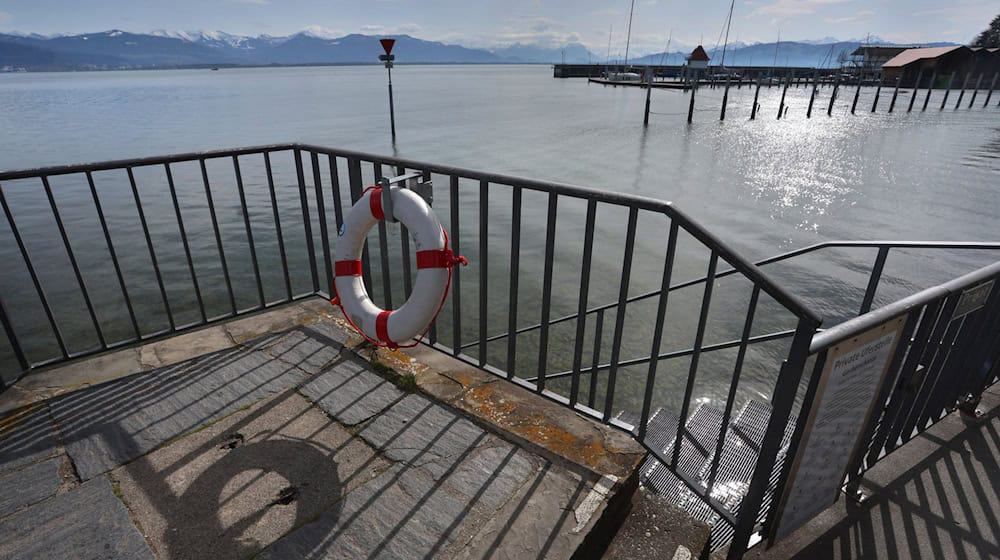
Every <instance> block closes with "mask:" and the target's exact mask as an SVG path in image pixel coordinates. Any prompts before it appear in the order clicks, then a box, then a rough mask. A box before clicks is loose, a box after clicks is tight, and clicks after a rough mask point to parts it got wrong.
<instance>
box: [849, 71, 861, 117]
mask: <svg viewBox="0 0 1000 560" xmlns="http://www.w3.org/2000/svg"><path fill="white" fill-rule="evenodd" d="M863 81H864V80H863V79H862V76H861V72H858V89H856V90H854V102H853V103H851V114H852V115H853V114H854V110H855V109H857V108H858V98H859V97H861V82H863Z"/></svg>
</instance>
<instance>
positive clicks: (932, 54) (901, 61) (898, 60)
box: [882, 45, 968, 68]
mask: <svg viewBox="0 0 1000 560" xmlns="http://www.w3.org/2000/svg"><path fill="white" fill-rule="evenodd" d="M967 48H968V47H963V46H962V45H955V46H953V47H928V48H925V49H906V50H905V51H903V52H901V53H899V54H897V55H896V56H894V57H892V58H890V59H889V60H888V61H887V62H886V63H885V64H883V65H882V68H899V67H902V66H906V65H907V64H912V63H914V62H916V61H918V60H926V59H928V58H938V57H939V56H943V55H946V54H948V53H950V52H952V51H954V50H957V49H967Z"/></svg>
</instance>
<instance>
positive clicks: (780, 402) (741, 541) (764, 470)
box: [726, 319, 818, 560]
mask: <svg viewBox="0 0 1000 560" xmlns="http://www.w3.org/2000/svg"><path fill="white" fill-rule="evenodd" d="M817 326H818V325H815V324H813V323H811V322H809V321H806V320H805V319H799V322H798V326H797V327H796V328H795V335H794V336H793V337H792V345H791V348H790V349H789V351H788V359H787V360H785V363H784V364H783V365H782V367H781V371H780V372H779V373H778V379H777V381H776V382H775V385H774V398H773V399H772V405H771V416H770V418H769V419H768V422H767V430H766V431H765V432H764V439H763V440H762V442H761V445H760V454H759V455H758V456H757V465H756V466H755V467H754V471H753V477H752V478H751V479H750V484H749V486H748V488H747V494H746V496H745V497H744V498H743V501H742V502H741V504H740V511H739V518H738V523H737V524H736V526H735V527H734V532H733V540H732V542H731V543H730V545H729V553H728V554H727V556H726V558H727V560H739V559H740V558H742V557H743V554H744V553H746V550H747V545H748V544H749V543H750V536H751V535H752V534H753V532H754V528H755V526H756V525H757V518H758V517H759V515H760V508H761V504H762V503H763V501H764V495H765V493H766V492H767V489H768V488H767V487H768V483H769V481H770V479H771V473H772V471H773V470H774V465H775V462H776V461H777V457H778V452H779V451H780V450H781V440H782V436H783V435H784V432H785V426H787V424H788V419H789V416H790V415H791V412H792V407H793V406H794V404H795V394H796V393H797V392H798V388H799V383H800V382H801V381H802V373H803V369H804V368H805V365H806V360H807V358H808V357H809V344H810V342H811V341H812V337H813V335H814V334H815V333H816V327H817ZM785 482H787V480H785V479H781V480H779V482H778V487H777V488H776V489H775V495H777V496H780V495H781V490H782V486H784V484H785ZM769 517H770V516H769Z"/></svg>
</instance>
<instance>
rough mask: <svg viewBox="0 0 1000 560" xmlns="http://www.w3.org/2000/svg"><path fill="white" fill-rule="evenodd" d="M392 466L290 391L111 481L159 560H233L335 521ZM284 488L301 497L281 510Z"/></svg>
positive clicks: (155, 454) (173, 446) (115, 474)
mask: <svg viewBox="0 0 1000 560" xmlns="http://www.w3.org/2000/svg"><path fill="white" fill-rule="evenodd" d="M237 434H238V436H237ZM230 447H232V448H231V449H230ZM388 466H389V464H388V463H387V462H386V461H384V460H382V459H379V458H377V457H375V455H374V452H373V451H372V449H371V448H370V447H368V446H367V445H365V444H364V443H363V442H362V441H360V440H358V439H356V438H354V437H353V436H352V435H351V434H350V433H349V432H347V431H346V430H344V429H343V428H341V427H340V426H339V425H337V424H336V423H333V422H331V421H330V419H329V418H328V417H327V416H326V415H324V414H323V413H322V412H320V411H319V410H318V409H316V408H315V407H310V404H309V403H308V402H307V401H306V400H305V399H304V398H302V397H301V396H299V395H298V394H296V393H295V392H294V391H287V392H285V393H282V394H279V395H277V396H275V397H271V398H269V399H267V400H265V401H263V402H261V403H259V404H258V405H256V406H254V407H252V408H250V409H249V410H246V411H244V412H240V413H237V414H233V415H231V416H229V417H227V418H226V419H224V420H222V421H220V422H217V423H216V424H213V425H212V426H210V427H209V428H207V429H205V430H201V431H199V432H197V433H195V434H192V435H189V436H187V437H184V438H181V439H180V440H178V441H176V442H174V443H172V444H170V445H168V446H166V447H163V448H161V449H159V450H157V451H155V452H153V453H151V454H149V455H147V456H145V457H143V458H141V459H139V460H137V461H133V462H132V463H129V464H128V465H126V466H124V467H121V468H119V469H116V470H115V471H113V472H112V473H111V478H112V479H113V480H114V481H116V483H117V484H118V485H119V488H120V491H121V495H122V497H123V499H124V501H125V502H126V503H127V504H128V506H129V509H130V510H131V511H132V514H133V516H134V517H135V518H136V520H137V521H138V523H139V524H140V525H141V526H142V528H143V530H144V532H145V534H146V537H147V539H149V542H150V544H151V546H152V547H153V549H154V550H155V551H156V553H157V556H158V557H159V558H161V559H167V558H213V559H236V558H247V557H249V556H252V555H253V554H255V553H256V552H258V551H259V550H260V549H261V548H263V547H265V546H267V545H268V544H270V543H272V542H274V541H275V540H277V539H278V538H279V537H281V536H282V535H284V534H285V533H287V532H289V531H291V530H294V529H295V528H297V527H299V526H301V525H303V524H305V523H307V522H308V521H311V520H312V519H315V518H316V517H317V516H319V515H320V514H324V512H326V514H333V513H335V512H337V511H338V510H339V506H338V505H337V502H338V501H339V500H340V499H341V497H342V495H344V494H347V493H349V492H350V491H351V490H353V489H354V488H356V487H358V486H360V485H361V484H364V483H365V482H368V481H369V480H371V479H372V477H373V476H377V475H378V474H379V473H380V472H382V471H384V470H385V469H386V468H387V467H388ZM286 488H294V489H295V492H296V495H295V496H294V498H293V499H291V500H290V501H289V503H287V504H286V503H280V502H281V500H279V499H278V498H279V496H280V494H281V492H282V491H283V490H284V489H286Z"/></svg>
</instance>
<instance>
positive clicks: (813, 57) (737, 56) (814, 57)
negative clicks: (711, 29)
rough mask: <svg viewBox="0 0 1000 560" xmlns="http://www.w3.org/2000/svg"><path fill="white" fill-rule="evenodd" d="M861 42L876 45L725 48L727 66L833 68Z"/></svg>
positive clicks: (717, 58) (678, 60) (657, 56)
mask: <svg viewBox="0 0 1000 560" xmlns="http://www.w3.org/2000/svg"><path fill="white" fill-rule="evenodd" d="M864 44H876V43H875V42H874V41H872V42H871V43H866V42H865V41H856V40H855V41H837V42H832V43H814V42H801V41H782V42H781V43H780V44H779V45H777V56H775V52H776V49H775V46H776V45H775V43H755V44H752V45H744V46H736V47H734V46H733V45H730V46H729V48H727V49H726V66H771V65H775V66H799V67H801V66H807V67H835V66H838V65H839V63H838V61H837V58H838V56H839V55H840V54H841V53H845V55H849V54H850V53H851V52H853V51H854V50H855V49H857V48H858V47H859V46H861V45H864ZM954 44H955V43H926V44H921V45H920V46H924V47H943V46H950V45H954ZM688 54H689V53H688V52H678V51H673V52H670V53H668V54H667V57H666V59H665V60H664V55H663V53H654V54H649V55H646V56H643V57H641V58H637V59H635V60H629V64H635V65H637V66H642V65H646V64H660V60H664V64H683V62H684V57H686V56H687V55H688ZM708 55H709V56H710V57H712V61H711V62H710V63H709V64H711V65H718V64H720V63H721V61H722V47H719V48H718V49H717V50H709V51H708Z"/></svg>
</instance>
